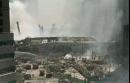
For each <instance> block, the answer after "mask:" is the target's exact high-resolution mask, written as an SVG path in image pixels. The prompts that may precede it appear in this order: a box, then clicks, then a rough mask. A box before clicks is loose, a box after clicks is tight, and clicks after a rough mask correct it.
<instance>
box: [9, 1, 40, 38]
mask: <svg viewBox="0 0 130 83" xmlns="http://www.w3.org/2000/svg"><path fill="white" fill-rule="evenodd" d="M10 17H11V18H10V19H11V31H12V32H13V33H14V38H15V39H16V40H19V39H23V38H25V37H36V36H39V30H38V28H37V26H36V20H34V19H33V17H32V16H31V15H29V13H28V12H27V11H26V6H25V5H24V4H23V3H22V2H20V1H19V0H14V1H13V2H10ZM17 21H18V22H19V24H20V32H21V34H19V33H18V28H17V25H16V22H17Z"/></svg>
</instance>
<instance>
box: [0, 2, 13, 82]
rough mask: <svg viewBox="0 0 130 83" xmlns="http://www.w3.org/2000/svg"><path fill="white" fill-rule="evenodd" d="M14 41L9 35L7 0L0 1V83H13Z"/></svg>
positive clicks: (10, 34) (11, 35)
mask: <svg viewBox="0 0 130 83" xmlns="http://www.w3.org/2000/svg"><path fill="white" fill-rule="evenodd" d="M14 51H15V49H14V39H13V33H10V18H9V0H0V83H14V81H15V73H14V71H15V66H14Z"/></svg>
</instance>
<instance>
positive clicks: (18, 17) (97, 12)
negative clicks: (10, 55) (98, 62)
mask: <svg viewBox="0 0 130 83" xmlns="http://www.w3.org/2000/svg"><path fill="white" fill-rule="evenodd" d="M34 4H36V5H34ZM10 9H11V26H12V29H11V30H12V31H13V32H14V33H15V39H17V38H24V37H32V36H33V37H34V36H91V37H94V38H96V39H97V40H98V41H109V40H111V38H112V36H113V35H115V34H117V33H118V32H120V25H121V21H120V19H121V17H122V11H120V9H119V0H98V1H97V0H69V1H67V0H62V1H61V0H53V1H52V0H37V1H36V0H31V1H30V0H27V1H26V0H14V1H13V2H12V3H10ZM16 21H19V22H20V27H21V32H22V33H21V35H18V34H17V27H16V25H15V22H16ZM38 24H42V25H43V27H44V34H42V35H41V34H40V32H39V28H38ZM53 24H55V27H53V26H52V25H53ZM52 30H53V32H52Z"/></svg>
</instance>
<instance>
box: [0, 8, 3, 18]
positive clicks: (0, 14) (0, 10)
mask: <svg viewBox="0 0 130 83" xmlns="http://www.w3.org/2000/svg"><path fill="white" fill-rule="evenodd" d="M2 15H3V14H2V9H1V8H0V16H2Z"/></svg>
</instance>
